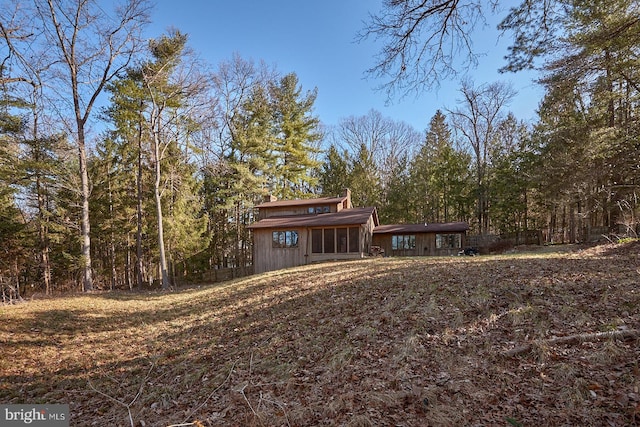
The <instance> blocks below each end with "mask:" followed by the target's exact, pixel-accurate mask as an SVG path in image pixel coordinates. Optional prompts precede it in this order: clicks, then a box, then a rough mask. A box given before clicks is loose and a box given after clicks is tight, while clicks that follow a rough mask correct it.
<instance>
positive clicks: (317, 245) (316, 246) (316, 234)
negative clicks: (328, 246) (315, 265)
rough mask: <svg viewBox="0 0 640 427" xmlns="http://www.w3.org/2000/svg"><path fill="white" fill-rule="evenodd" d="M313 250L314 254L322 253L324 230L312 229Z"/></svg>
mask: <svg viewBox="0 0 640 427" xmlns="http://www.w3.org/2000/svg"><path fill="white" fill-rule="evenodd" d="M311 252H312V253H314V254H321V253H322V230H321V229H315V230H311Z"/></svg>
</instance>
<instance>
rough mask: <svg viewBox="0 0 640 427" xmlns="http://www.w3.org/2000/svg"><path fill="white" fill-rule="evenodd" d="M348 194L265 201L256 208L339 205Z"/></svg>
mask: <svg viewBox="0 0 640 427" xmlns="http://www.w3.org/2000/svg"><path fill="white" fill-rule="evenodd" d="M346 199H347V196H340V197H320V198H317V199H294V200H276V201H275V202H265V203H262V204H259V205H257V206H256V208H277V207H281V206H309V205H328V204H333V205H337V204H338V203H343V202H344V201H345V200H346Z"/></svg>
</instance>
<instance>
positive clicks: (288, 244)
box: [271, 230, 298, 248]
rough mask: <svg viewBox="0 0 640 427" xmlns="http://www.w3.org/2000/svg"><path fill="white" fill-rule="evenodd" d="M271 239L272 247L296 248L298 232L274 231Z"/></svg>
mask: <svg viewBox="0 0 640 427" xmlns="http://www.w3.org/2000/svg"><path fill="white" fill-rule="evenodd" d="M271 235H272V239H271V247H272V248H297V247H298V232H297V231H293V230H292V231H274V232H273V233H272V234H271Z"/></svg>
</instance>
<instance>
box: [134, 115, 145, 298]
mask: <svg viewBox="0 0 640 427" xmlns="http://www.w3.org/2000/svg"><path fill="white" fill-rule="evenodd" d="M137 172H138V173H137V177H136V192H137V194H136V196H137V199H138V200H137V204H136V225H137V228H136V266H135V272H136V285H137V286H138V289H142V284H143V283H144V275H143V274H142V273H143V264H142V124H140V125H139V127H138V171H137Z"/></svg>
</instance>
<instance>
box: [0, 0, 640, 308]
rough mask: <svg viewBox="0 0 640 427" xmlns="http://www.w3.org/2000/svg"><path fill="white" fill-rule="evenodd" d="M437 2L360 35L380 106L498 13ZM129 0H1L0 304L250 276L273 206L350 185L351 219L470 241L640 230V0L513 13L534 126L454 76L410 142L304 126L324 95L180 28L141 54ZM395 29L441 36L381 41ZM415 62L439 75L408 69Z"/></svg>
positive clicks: (413, 86)
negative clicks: (381, 85)
mask: <svg viewBox="0 0 640 427" xmlns="http://www.w3.org/2000/svg"><path fill="white" fill-rule="evenodd" d="M418 3H420V4H421V6H419V5H417V4H418ZM432 3H433V4H434V6H433V7H432V8H431V9H429V10H420V9H419V7H422V8H425V7H426V6H425V5H426V4H427V2H415V1H404V2H398V1H385V2H384V6H383V9H382V10H381V11H380V12H379V14H378V15H372V21H371V22H369V23H368V24H366V25H367V27H366V28H365V30H364V32H363V34H362V36H363V37H374V36H375V37H381V38H382V39H385V40H387V41H388V45H386V46H385V48H384V52H386V54H387V55H388V56H386V57H384V56H383V57H381V60H380V62H379V63H378V64H376V65H374V66H373V67H371V68H370V70H369V72H371V73H374V74H378V75H381V76H384V75H386V76H388V77H389V80H388V81H389V85H388V86H387V87H386V89H387V90H388V91H389V93H390V96H393V94H394V93H397V92H412V91H419V90H421V88H423V87H425V86H426V85H430V84H433V82H434V81H436V80H437V79H439V78H443V77H447V75H446V73H447V72H451V70H450V63H448V62H447V61H448V58H447V57H446V55H444V56H442V53H443V43H447V40H446V39H444V37H454V36H459V38H458V39H456V40H457V41H456V42H455V43H459V44H460V46H462V47H461V49H464V46H465V38H464V37H468V33H465V31H467V30H465V27H464V26H462V24H461V23H463V22H475V21H476V20H477V18H478V16H479V15H478V14H482V13H489V9H491V8H492V7H495V6H496V5H497V4H498V3H497V2H496V1H492V2H485V1H480V0H474V1H468V2H463V3H464V4H458V2H451V1H442V2H432ZM124 4H125V5H126V6H127V7H123V8H118V9H114V10H113V12H112V13H109V14H100V13H96V11H97V8H99V5H97V4H96V3H94V2H91V1H87V2H77V1H70V0H69V1H67V0H64V1H59V2H52V1H43V0H33V1H32V2H18V1H5V2H3V7H2V9H1V10H0V35H1V37H0V43H1V44H2V46H1V47H0V59H1V62H0V91H1V94H0V290H1V292H0V293H1V294H2V298H3V300H6V299H13V298H16V297H18V296H20V295H27V294H34V293H42V294H52V293H58V292H68V291H92V290H108V289H143V288H150V287H162V288H163V289H168V288H171V287H172V286H175V285H178V284H180V283H182V282H184V281H187V280H189V278H190V277H195V275H198V274H201V273H203V272H205V271H208V270H212V269H221V268H230V267H244V266H248V265H251V252H252V248H251V236H250V233H249V231H248V230H247V226H248V225H249V224H251V223H252V221H253V220H254V217H253V215H254V206H255V205H257V204H259V203H261V202H262V201H263V199H264V197H265V196H267V195H274V196H276V197H278V198H279V199H288V198H306V197H318V196H324V195H327V196H335V195H337V194H340V193H341V192H342V191H343V189H344V188H349V189H350V190H351V193H352V198H353V203H354V205H355V206H375V207H376V208H377V210H378V214H379V216H380V221H381V223H401V222H406V223H421V222H448V221H467V222H468V223H469V224H470V226H471V229H472V233H473V234H478V235H489V234H494V235H509V234H513V233H522V232H525V231H528V230H541V234H542V235H543V236H544V241H545V243H549V244H554V243H574V242H585V241H590V240H591V239H593V238H594V236H595V237H596V238H597V237H599V236H607V237H608V238H620V237H623V236H628V237H637V232H638V219H637V216H638V214H639V212H638V189H639V185H640V182H639V178H640V122H639V121H638V115H639V114H640V102H639V101H640V67H638V54H639V47H640V13H639V12H640V11H639V10H638V9H639V7H638V3H637V2H636V1H632V0H613V1H604V0H594V1H567V0H545V1H542V2H536V4H532V2H528V1H525V2H523V3H522V5H520V6H519V7H513V8H511V9H509V10H507V11H506V12H505V17H504V19H503V20H502V22H501V24H500V29H502V30H503V31H504V32H505V33H506V34H510V35H511V36H512V40H513V43H512V46H511V48H510V50H509V55H508V56H507V58H506V59H507V66H505V68H504V71H505V72H518V71H519V70H522V69H526V68H534V69H537V70H539V80H538V81H537V83H538V84H540V85H542V87H543V88H544V91H545V95H544V97H543V99H542V100H541V103H540V105H539V110H538V118H537V120H536V121H535V122H533V123H530V122H525V121H522V120H520V119H519V118H518V117H516V116H515V115H514V114H513V113H511V112H510V111H509V103H510V101H511V100H512V98H513V97H514V95H515V92H514V90H513V88H512V87H510V86H509V85H508V84H505V83H503V82H500V81H498V82H474V81H473V80H471V79H461V83H460V87H459V90H458V93H456V94H455V99H458V102H457V104H456V105H455V106H454V107H452V108H445V107H443V108H442V109H440V110H439V111H438V112H437V113H436V114H435V115H434V116H433V117H431V118H430V120H428V121H427V122H426V123H425V127H424V129H419V130H418V129H414V128H413V127H411V126H409V125H407V124H406V123H404V122H398V121H394V120H392V119H389V118H386V117H384V116H383V114H381V113H380V112H378V111H376V110H373V109H372V110H371V111H370V112H369V113H368V114H366V115H364V116H350V117H345V118H344V119H342V120H341V121H340V123H339V124H338V125H336V126H332V127H327V126H324V125H323V124H322V118H321V117H317V116H316V115H315V114H314V102H315V100H316V97H317V94H318V91H321V90H322V88H303V87H302V85H301V84H300V82H299V79H298V76H297V75H296V72H295V70H286V71H281V70H278V69H275V68H274V67H270V66H267V65H265V64H264V63H263V62H261V61H255V60H252V59H247V58H243V57H242V56H241V55H240V54H236V55H233V56H232V57H231V58H229V59H228V60H226V61H223V62H221V63H219V64H205V63H203V62H202V60H201V59H199V57H198V55H197V52H195V51H194V50H193V49H192V48H191V47H190V45H189V37H188V32H186V31H185V32H183V31H182V30H178V29H174V30H170V31H167V32H166V33H165V34H159V35H158V36H157V37H156V38H154V39H152V40H150V41H149V40H144V39H143V38H142V37H141V30H142V28H144V26H145V25H146V24H147V23H148V19H149V13H150V10H151V7H152V6H151V5H150V4H149V3H147V2H146V1H145V0H128V1H126V2H125V3H124ZM436 4H438V7H436V6H435V5H436ZM481 5H482V6H483V7H480V6H481ZM491 10H493V9H491ZM447 11H448V12H456V13H449V14H447ZM443 16H445V17H447V16H448V17H449V18H450V20H447V19H449V18H447V19H444V18H443ZM394 20H399V22H402V23H403V25H406V27H402V28H416V27H417V26H418V25H422V26H423V28H425V31H426V32H429V31H432V35H433V37H427V36H426V35H425V33H424V32H423V33H422V34H418V33H414V34H411V33H410V32H408V33H406V34H404V35H403V34H399V33H398V32H392V31H391V30H392V29H394V28H395V29H397V28H400V26H398V25H395V22H394ZM411 24H416V25H411ZM185 30H187V31H188V29H185ZM420 37H421V38H420ZM401 40H404V41H405V44H404V45H401V44H399V43H400V41H401ZM425 40H426V42H425ZM412 43H414V44H412ZM421 43H423V44H421ZM429 43H435V45H433V44H429ZM403 49H404V50H403ZM416 52H418V53H417V54H419V55H430V58H431V59H432V61H433V62H432V63H433V64H434V65H433V66H432V67H427V68H426V69H425V68H419V67H420V66H421V65H420V64H424V63H425V61H424V58H422V59H423V60H422V62H420V59H421V58H420V57H416V56H415V55H416ZM439 53H440V56H439ZM412 54H413V56H412ZM469 55H471V56H470V58H471V59H473V52H469ZM398 61H400V63H398ZM470 63H471V64H473V60H471V61H470ZM369 65H370V64H363V69H364V68H366V67H367V66H369ZM416 67H418V68H416ZM413 70H415V71H416V72H412V71H413ZM407 79H408V80H407Z"/></svg>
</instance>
